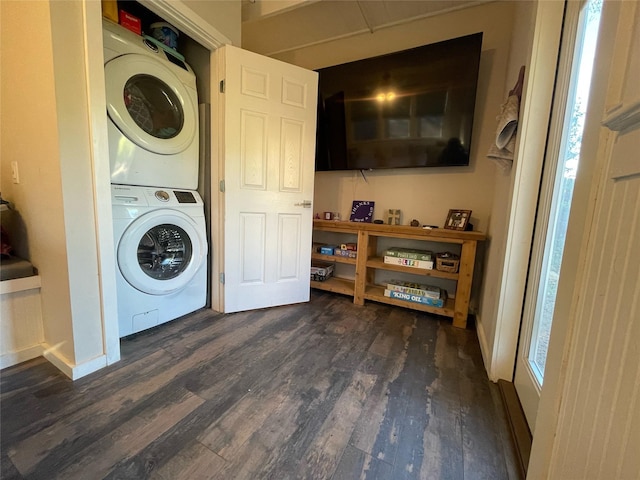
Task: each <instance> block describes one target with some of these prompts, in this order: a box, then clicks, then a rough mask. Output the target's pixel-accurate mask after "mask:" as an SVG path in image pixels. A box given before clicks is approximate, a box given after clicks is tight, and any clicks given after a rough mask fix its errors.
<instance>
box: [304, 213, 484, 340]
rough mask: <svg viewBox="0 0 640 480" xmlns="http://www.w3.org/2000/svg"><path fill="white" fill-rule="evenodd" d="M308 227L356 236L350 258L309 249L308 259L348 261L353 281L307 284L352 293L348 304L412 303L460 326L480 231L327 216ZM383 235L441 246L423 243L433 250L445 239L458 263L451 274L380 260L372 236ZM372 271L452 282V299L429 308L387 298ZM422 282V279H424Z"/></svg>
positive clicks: (466, 307)
mask: <svg viewBox="0 0 640 480" xmlns="http://www.w3.org/2000/svg"><path fill="white" fill-rule="evenodd" d="M313 229H314V232H316V231H319V232H334V233H338V234H351V235H357V243H358V250H357V251H358V254H357V257H356V258H348V257H339V256H335V255H322V254H320V253H317V252H313V253H312V259H314V260H321V261H326V262H337V263H344V264H350V265H353V266H354V269H355V280H353V279H347V278H340V277H332V278H329V279H328V280H325V281H324V282H315V281H312V282H311V286H312V287H313V288H317V289H320V290H327V291H330V292H336V293H342V294H345V295H350V296H353V303H355V304H356V305H364V302H365V300H372V301H376V302H381V303H387V304H390V305H397V306H401V307H405V308H412V309H415V310H421V311H424V312H429V313H434V314H437V315H444V316H447V317H451V318H452V319H453V325H454V326H455V327H459V328H466V326H467V316H468V313H469V298H470V296H471V283H472V280H473V269H474V265H475V257H476V249H477V244H478V242H481V241H483V240H485V238H486V236H485V234H484V233H480V232H462V231H456V230H446V229H442V228H434V229H423V228H419V227H409V226H401V225H379V224H374V223H357V222H337V221H330V220H314V221H313ZM381 237H387V238H392V239H408V240H418V241H423V242H430V243H437V244H441V245H442V249H441V250H436V249H434V248H428V249H429V250H433V251H434V253H438V251H446V250H448V249H447V246H448V245H450V244H456V245H460V266H459V269H458V272H457V273H450V272H444V271H440V270H436V269H435V259H434V268H433V269H432V270H427V269H421V268H420V269H417V268H412V267H405V266H401V265H391V264H387V263H384V259H383V258H382V256H383V255H384V252H379V251H378V239H379V238H381ZM376 270H389V271H395V272H399V273H409V274H412V275H423V276H425V277H435V278H444V279H448V280H452V281H455V282H456V293H455V298H449V299H448V300H447V302H446V304H445V305H444V307H442V308H440V307H432V306H429V305H423V304H420V303H413V302H408V301H403V300H399V299H395V298H389V297H386V296H385V295H384V286H381V285H376V284H375V283H374V278H375V272H376ZM424 283H428V282H427V281H426V280H425V282H424Z"/></svg>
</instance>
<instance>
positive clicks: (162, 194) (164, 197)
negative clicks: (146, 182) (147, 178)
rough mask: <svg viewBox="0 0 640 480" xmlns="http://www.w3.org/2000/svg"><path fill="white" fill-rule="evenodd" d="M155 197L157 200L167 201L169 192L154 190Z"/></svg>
mask: <svg viewBox="0 0 640 480" xmlns="http://www.w3.org/2000/svg"><path fill="white" fill-rule="evenodd" d="M156 198H157V199H158V200H160V201H161V202H168V201H169V194H168V193H167V192H165V191H164V190H156Z"/></svg>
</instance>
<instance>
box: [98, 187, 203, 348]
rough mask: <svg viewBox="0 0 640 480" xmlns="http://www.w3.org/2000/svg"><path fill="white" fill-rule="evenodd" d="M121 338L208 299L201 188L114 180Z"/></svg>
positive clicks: (190, 309) (179, 313) (161, 321)
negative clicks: (161, 185)
mask: <svg viewBox="0 0 640 480" xmlns="http://www.w3.org/2000/svg"><path fill="white" fill-rule="evenodd" d="M111 198H112V204H113V231H114V239H115V245H116V258H117V264H118V268H117V269H116V275H117V278H116V284H117V294H118V324H119V326H120V337H124V336H126V335H130V334H132V333H136V332H140V331H142V330H145V329H147V328H151V327H153V326H155V325H159V324H162V323H164V322H168V321H170V320H173V319H175V318H178V317H180V316H182V315H186V314H187V313H190V312H193V311H195V310H197V309H199V308H201V307H203V306H204V305H205V304H206V301H207V237H206V226H205V217H204V206H203V203H202V199H201V198H200V196H199V195H198V193H197V192H193V191H186V190H173V189H166V188H155V187H137V186H127V185H111Z"/></svg>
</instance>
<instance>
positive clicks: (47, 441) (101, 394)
mask: <svg viewBox="0 0 640 480" xmlns="http://www.w3.org/2000/svg"><path fill="white" fill-rule="evenodd" d="M1 377H2V378H1V388H2V391H1V396H0V405H1V415H2V417H1V421H2V423H1V427H2V430H1V441H2V443H1V445H0V448H1V452H0V454H1V463H0V465H1V467H2V472H1V476H2V478H3V479H11V478H29V479H40V478H42V479H52V478H60V479H65V480H67V479H76V478H77V479H82V480H88V479H100V478H109V479H144V478H153V479H171V480H175V479H190V480H191V479H243V478H246V479H259V478H268V479H278V480H280V479H300V478H308V479H357V478H365V479H373V478H376V479H405V478H406V479H414V478H415V479H417V478H433V479H454V480H457V479H492V480H496V479H506V478H516V475H517V473H516V472H517V470H516V468H515V463H514V458H515V457H514V455H513V450H512V444H511V439H510V437H509V433H508V426H507V422H506V419H505V416H504V412H503V410H502V407H501V404H500V395H499V393H498V389H497V386H496V385H494V384H492V383H491V382H489V381H488V379H487V376H486V373H485V370H484V368H483V365H482V360H481V355H480V349H479V346H478V341H477V338H476V335H475V332H474V331H473V330H471V329H467V330H459V329H455V328H453V327H452V326H451V324H450V320H447V319H441V318H439V317H434V316H430V315H427V314H424V313H420V312H414V311H411V310H408V309H403V308H397V307H391V306H387V305H379V304H375V303H368V304H367V305H366V306H364V307H357V306H354V305H353V304H352V299H351V298H349V297H344V296H340V295H333V294H330V293H324V292H317V291H313V292H312V299H311V302H310V303H308V304H302V305H292V306H285V307H278V308H272V309H267V310H259V311H253V312H244V313H237V314H227V315H223V314H215V313H213V312H210V311H200V312H197V313H195V314H193V315H190V316H187V317H185V318H182V319H179V320H177V321H174V322H171V323H168V324H165V325H163V326H160V327H158V328H155V329H152V330H148V331H146V332H142V333H140V334H138V335H136V336H132V337H129V338H128V339H125V340H123V341H122V361H120V362H118V363H117V364H115V365H112V366H110V367H108V368H106V369H104V370H102V371H100V372H97V373H95V374H93V375H90V376H88V377H85V378H83V379H80V380H78V381H76V382H71V381H70V380H68V379H67V378H66V377H64V376H63V375H62V374H60V373H59V372H58V371H57V370H56V369H55V368H54V367H53V366H51V365H50V364H48V362H46V361H45V360H42V359H37V360H33V361H31V362H26V363H24V364H21V365H17V366H15V367H12V368H9V369H5V370H3V371H2V372H1Z"/></svg>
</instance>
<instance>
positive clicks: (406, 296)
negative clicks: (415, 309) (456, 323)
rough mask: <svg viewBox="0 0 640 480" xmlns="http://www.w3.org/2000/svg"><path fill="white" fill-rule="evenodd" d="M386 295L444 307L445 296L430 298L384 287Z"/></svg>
mask: <svg viewBox="0 0 640 480" xmlns="http://www.w3.org/2000/svg"><path fill="white" fill-rule="evenodd" d="M384 296H385V297H389V298H397V299H398V300H405V301H407V302H412V303H420V304H422V305H429V306H431V307H440V308H442V307H444V302H445V300H444V298H430V297H423V296H422V295H411V294H410V293H405V292H397V291H395V290H389V289H388V288H385V289H384Z"/></svg>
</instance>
